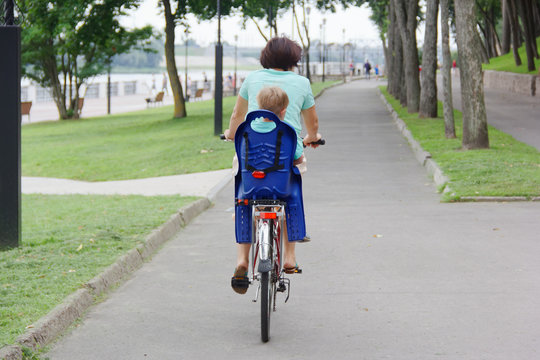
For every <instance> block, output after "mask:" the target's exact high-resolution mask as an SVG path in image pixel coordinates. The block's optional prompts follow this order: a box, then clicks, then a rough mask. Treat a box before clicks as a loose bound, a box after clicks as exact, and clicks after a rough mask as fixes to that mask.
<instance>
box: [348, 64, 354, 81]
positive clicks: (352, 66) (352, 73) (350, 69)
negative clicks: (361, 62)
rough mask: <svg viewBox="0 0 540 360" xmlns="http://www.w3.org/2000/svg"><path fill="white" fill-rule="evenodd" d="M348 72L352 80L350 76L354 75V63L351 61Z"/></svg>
mask: <svg viewBox="0 0 540 360" xmlns="http://www.w3.org/2000/svg"><path fill="white" fill-rule="evenodd" d="M349 74H351V80H352V77H353V76H354V64H353V63H352V61H351V63H350V64H349Z"/></svg>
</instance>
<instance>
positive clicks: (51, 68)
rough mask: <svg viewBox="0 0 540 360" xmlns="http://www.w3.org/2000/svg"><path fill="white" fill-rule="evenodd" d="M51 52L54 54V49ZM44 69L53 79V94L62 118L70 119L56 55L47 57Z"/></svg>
mask: <svg viewBox="0 0 540 360" xmlns="http://www.w3.org/2000/svg"><path fill="white" fill-rule="evenodd" d="M50 46H51V48H52V41H51V42H50ZM49 53H50V54H54V51H49ZM43 70H44V71H45V72H46V73H47V77H48V78H49V79H51V84H50V88H51V91H52V94H51V95H52V98H53V100H54V103H55V104H56V108H57V109H58V114H59V116H60V119H62V120H64V119H68V118H69V116H68V113H67V109H66V102H65V100H64V95H63V94H62V85H61V84H60V80H59V79H58V75H59V74H58V67H57V63H56V58H55V57H54V55H51V56H49V57H47V59H46V60H44V61H43Z"/></svg>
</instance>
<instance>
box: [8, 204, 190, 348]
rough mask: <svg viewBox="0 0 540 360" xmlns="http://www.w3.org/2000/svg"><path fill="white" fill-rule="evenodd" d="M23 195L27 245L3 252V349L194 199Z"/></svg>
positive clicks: (23, 216) (23, 222)
mask: <svg viewBox="0 0 540 360" xmlns="http://www.w3.org/2000/svg"><path fill="white" fill-rule="evenodd" d="M22 200H23V201H22V228H23V244H22V246H21V247H19V248H16V249H11V250H7V251H2V252H0V328H1V329H2V331H0V347H1V346H3V345H6V344H11V343H13V342H14V340H15V338H16V337H17V336H18V335H20V334H22V333H23V332H24V331H25V328H26V327H27V326H29V325H30V324H32V323H33V322H35V321H36V320H38V319H39V318H40V317H41V316H43V315H45V314H47V313H48V312H49V311H50V310H51V309H52V308H54V307H55V306H56V305H58V304H59V303H61V302H62V301H63V300H64V298H65V297H66V296H67V295H69V294H71V293H73V292H74V291H75V290H77V289H78V288H80V287H81V285H82V284H84V283H85V282H87V281H88V280H90V279H92V278H93V277H94V276H96V275H97V274H99V273H100V272H101V271H102V270H103V269H105V268H106V267H107V266H109V265H111V264H112V263H113V262H114V261H115V260H116V259H117V258H118V257H119V256H120V255H123V254H124V253H126V252H127V251H128V250H130V249H132V248H134V247H135V246H136V245H138V244H139V243H141V242H143V240H144V238H145V236H146V235H147V234H149V233H150V232H151V231H152V230H153V229H155V228H157V227H158V226H160V225H161V224H163V223H164V222H165V221H166V220H167V219H168V218H169V217H170V216H171V215H172V214H173V213H175V212H176V211H177V210H178V209H179V208H181V207H182V206H184V205H186V204H188V203H190V202H192V201H194V200H195V198H193V197H180V196H155V197H144V196H94V195H92V196H90V195H23V198H22Z"/></svg>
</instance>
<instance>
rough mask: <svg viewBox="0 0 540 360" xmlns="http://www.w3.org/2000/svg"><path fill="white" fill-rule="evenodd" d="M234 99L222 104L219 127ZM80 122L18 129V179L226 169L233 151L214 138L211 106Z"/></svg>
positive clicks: (99, 178) (121, 176) (196, 105)
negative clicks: (177, 113) (179, 115)
mask: <svg viewBox="0 0 540 360" xmlns="http://www.w3.org/2000/svg"><path fill="white" fill-rule="evenodd" d="M233 105H234V99H233V98H232V97H229V98H225V99H224V101H223V109H224V111H223V118H224V119H226V121H224V125H225V127H226V124H228V119H229V117H230V114H231V112H232V107H233ZM187 110H188V114H189V116H188V117H186V118H183V119H174V118H173V117H172V112H173V110H172V107H171V106H163V107H160V108H154V109H147V110H143V111H138V112H132V113H126V114H118V115H111V116H103V117H95V118H88V119H83V120H81V121H55V122H48V123H36V124H33V125H27V126H24V127H23V129H22V173H23V175H25V176H45V177H58V178H68V179H79V180H88V181H103V180H121V179H137V178H146V177H153V176H164V175H176V174H185V173H193V172H202V171H209V170H217V169H224V168H226V167H228V166H230V162H231V158H232V156H233V151H234V150H233V147H232V146H230V144H226V143H224V142H223V141H220V140H219V137H216V136H214V135H213V134H214V129H213V126H214V116H213V111H214V105H213V102H212V101H204V102H197V103H189V104H188V108H187Z"/></svg>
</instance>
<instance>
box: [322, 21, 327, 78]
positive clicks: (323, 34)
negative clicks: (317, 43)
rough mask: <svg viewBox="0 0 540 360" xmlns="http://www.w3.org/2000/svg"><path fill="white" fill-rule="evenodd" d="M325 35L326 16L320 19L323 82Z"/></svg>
mask: <svg viewBox="0 0 540 360" xmlns="http://www.w3.org/2000/svg"><path fill="white" fill-rule="evenodd" d="M325 37H326V18H323V20H322V49H323V50H322V82H324V80H325V79H324V76H325V73H326V71H325V69H324V63H325V61H326V44H325V40H326V39H325Z"/></svg>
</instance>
